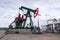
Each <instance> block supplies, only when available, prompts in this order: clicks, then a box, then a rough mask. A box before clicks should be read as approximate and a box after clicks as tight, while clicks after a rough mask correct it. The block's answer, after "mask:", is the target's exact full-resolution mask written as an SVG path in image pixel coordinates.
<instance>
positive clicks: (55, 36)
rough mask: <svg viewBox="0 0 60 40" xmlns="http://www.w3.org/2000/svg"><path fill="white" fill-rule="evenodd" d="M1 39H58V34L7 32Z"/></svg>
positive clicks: (59, 36) (59, 37) (59, 39)
mask: <svg viewBox="0 0 60 40" xmlns="http://www.w3.org/2000/svg"><path fill="white" fill-rule="evenodd" d="M1 40H60V34H8V35H6V36H5V37H4V38H2V39H1Z"/></svg>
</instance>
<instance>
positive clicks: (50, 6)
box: [0, 0, 60, 27]
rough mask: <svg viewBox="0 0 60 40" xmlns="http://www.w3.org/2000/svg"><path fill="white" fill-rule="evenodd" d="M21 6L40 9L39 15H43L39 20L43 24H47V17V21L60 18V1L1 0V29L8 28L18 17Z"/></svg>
mask: <svg viewBox="0 0 60 40" xmlns="http://www.w3.org/2000/svg"><path fill="white" fill-rule="evenodd" d="M19 6H26V7H28V8H31V9H36V8H37V7H38V8H39V14H41V16H40V18H39V20H40V22H41V23H42V24H44V22H45V23H46V15H47V19H49V18H60V0H0V24H1V25H0V26H1V27H2V26H8V25H9V24H10V23H11V22H12V21H13V19H14V18H15V17H16V16H17V15H18V7H19ZM6 20H7V21H6ZM36 20H37V19H36ZM5 23H7V24H5ZM36 23H37V22H36ZM41 23H40V24H41Z"/></svg>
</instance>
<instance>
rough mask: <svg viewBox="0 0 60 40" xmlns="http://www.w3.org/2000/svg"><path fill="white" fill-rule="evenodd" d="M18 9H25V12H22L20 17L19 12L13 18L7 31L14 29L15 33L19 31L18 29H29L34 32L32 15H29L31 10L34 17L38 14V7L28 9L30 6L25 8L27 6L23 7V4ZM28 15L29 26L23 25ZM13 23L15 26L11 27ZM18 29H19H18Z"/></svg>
mask: <svg viewBox="0 0 60 40" xmlns="http://www.w3.org/2000/svg"><path fill="white" fill-rule="evenodd" d="M19 10H22V11H24V10H27V13H26V14H24V15H23V16H22V17H21V14H20V13H19V15H18V17H16V18H15V20H14V21H13V22H12V23H11V24H10V25H9V28H8V30H7V32H10V31H11V30H10V29H12V30H15V33H19V31H21V30H23V29H30V30H31V32H35V31H34V30H35V29H34V28H35V27H34V26H33V21H32V16H31V12H33V13H34V18H35V17H36V16H37V15H38V8H37V9H35V10H33V9H30V8H27V7H24V6H21V7H20V8H19ZM24 16H25V19H24ZM28 17H29V19H30V23H29V25H30V27H25V25H26V21H27V18H28ZM13 23H15V24H16V25H15V28H13V26H12V24H13ZM18 30H19V31H18Z"/></svg>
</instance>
